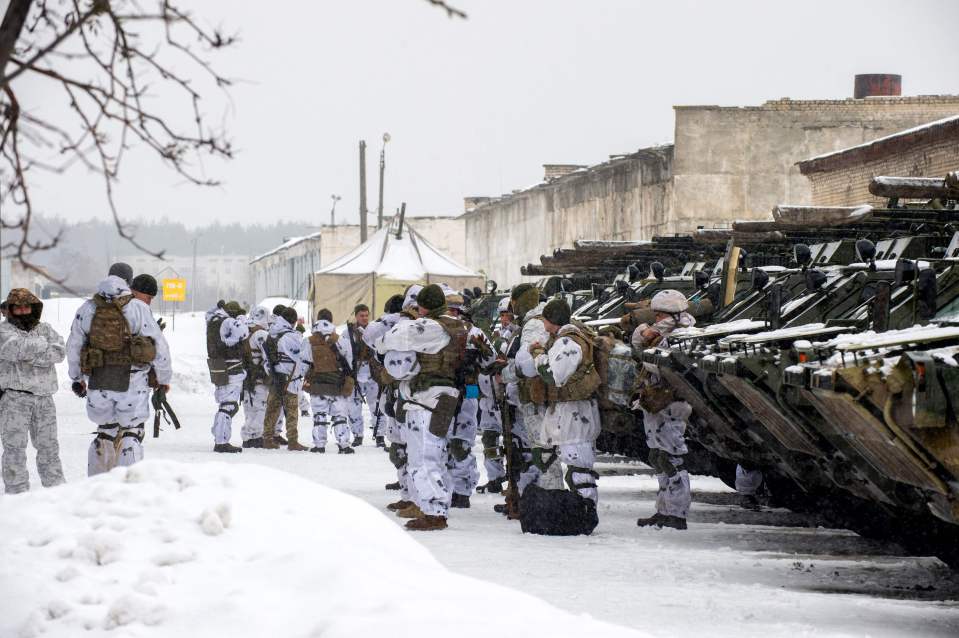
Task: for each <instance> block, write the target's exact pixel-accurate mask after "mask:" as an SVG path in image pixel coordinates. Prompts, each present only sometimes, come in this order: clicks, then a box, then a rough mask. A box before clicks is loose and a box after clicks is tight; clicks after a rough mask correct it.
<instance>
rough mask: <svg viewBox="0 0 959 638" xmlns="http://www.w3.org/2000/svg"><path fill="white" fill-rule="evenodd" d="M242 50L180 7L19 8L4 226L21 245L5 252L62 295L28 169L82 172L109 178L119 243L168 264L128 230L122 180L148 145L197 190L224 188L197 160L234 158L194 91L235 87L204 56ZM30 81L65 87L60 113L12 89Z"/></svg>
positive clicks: (80, 4)
mask: <svg viewBox="0 0 959 638" xmlns="http://www.w3.org/2000/svg"><path fill="white" fill-rule="evenodd" d="M236 41H237V39H236V37H235V36H230V35H226V34H223V33H221V32H220V31H218V30H214V29H207V28H204V27H202V26H200V25H199V24H198V23H197V22H196V21H195V20H194V18H193V17H192V15H191V14H190V13H189V12H187V11H184V10H183V9H181V8H180V7H178V6H177V5H176V4H175V1H174V0H155V1H154V3H153V8H152V9H150V10H145V9H143V8H142V7H141V5H140V3H139V2H138V1H137V0H12V1H11V4H10V5H8V8H7V11H6V13H5V15H4V18H3V23H2V25H0V205H3V208H2V215H0V228H3V229H4V231H5V232H4V236H5V238H12V239H8V240H7V241H5V242H4V243H3V244H2V245H0V253H2V254H3V256H11V257H14V258H16V259H17V260H19V262H20V264H21V266H22V267H23V268H24V269H26V270H30V271H33V272H37V273H40V274H42V275H43V276H45V277H47V278H48V279H50V280H51V281H53V282H54V283H58V284H61V285H65V279H62V278H61V279H58V278H57V277H55V276H52V275H51V274H50V273H48V272H47V271H46V270H45V269H43V268H41V267H40V266H38V265H36V264H35V263H32V262H31V260H30V255H31V254H35V253H37V252H40V251H44V250H49V249H51V248H54V247H55V246H56V245H57V244H58V242H59V241H60V237H61V235H60V233H59V232H58V233H55V234H54V235H53V237H52V238H44V239H36V238H35V237H34V234H35V232H34V229H33V227H32V226H31V222H32V220H33V214H34V207H35V204H34V201H33V198H32V197H31V189H30V186H29V177H30V174H31V173H30V171H31V170H42V171H52V172H62V171H64V170H66V169H67V168H69V167H70V166H71V165H73V164H76V163H78V162H79V163H82V164H83V165H84V166H85V167H86V168H88V169H89V170H91V171H94V172H96V173H98V174H99V175H100V176H101V179H102V183H103V188H104V193H105V199H106V203H107V205H108V207H109V209H110V212H111V215H112V217H113V222H114V225H115V227H116V230H117V233H118V234H119V236H120V237H122V238H124V239H125V240H127V241H128V242H130V244H132V245H133V246H134V247H136V249H138V250H141V251H144V252H146V253H148V254H150V255H153V256H155V257H158V258H161V259H162V258H163V251H162V250H158V251H153V250H149V249H147V248H146V247H145V246H143V245H141V244H140V243H138V242H137V241H136V238H135V233H134V229H133V227H131V226H130V225H128V224H125V223H124V222H123V221H122V218H121V214H120V211H119V208H118V205H117V202H116V199H115V182H116V180H117V179H118V177H119V173H120V168H121V164H122V159H123V157H124V153H125V151H127V150H128V149H129V148H130V147H131V142H133V143H139V144H138V145H139V146H142V147H144V148H147V149H150V150H152V151H153V152H154V153H155V154H156V156H157V157H159V158H160V160H161V161H162V162H163V163H164V164H165V165H166V166H167V167H168V168H169V169H171V170H172V171H174V172H175V173H177V174H179V175H181V176H182V177H184V178H185V179H186V180H187V181H188V182H190V183H192V184H197V185H202V186H213V185H217V184H218V182H217V181H216V180H213V179H210V178H208V177H206V176H205V175H204V174H203V173H202V171H201V170H200V169H198V168H197V166H198V165H199V163H200V159H201V158H202V157H203V156H204V155H207V154H209V155H212V156H214V157H219V158H224V159H229V158H231V157H232V156H233V149H232V146H231V144H230V142H229V140H228V139H227V138H226V135H225V134H224V133H223V132H222V131H220V130H216V129H213V128H211V127H210V126H209V125H208V124H207V121H206V118H205V117H204V112H203V107H202V104H203V96H204V89H202V88H201V87H200V85H199V84H198V83H197V82H198V80H199V81H203V82H206V83H207V84H210V85H211V86H215V87H218V88H220V89H226V88H227V87H229V86H231V84H232V81H231V80H230V79H229V78H227V77H225V76H223V75H221V74H219V73H218V72H217V71H216V70H215V68H214V67H213V65H212V64H211V63H210V61H208V60H207V59H206V58H205V55H206V54H207V53H212V52H216V51H218V50H220V49H223V48H225V47H228V46H231V45H233V44H235V43H236ZM8 65H13V66H14V67H15V68H14V69H13V70H12V71H8V70H7V66H8ZM174 69H175V70H174ZM197 72H199V73H197ZM28 78H30V79H31V80H32V81H33V82H34V83H35V82H36V81H37V80H39V81H41V82H43V81H46V82H48V83H52V85H53V86H56V87H59V88H60V90H61V91H62V94H63V95H64V98H65V100H64V104H63V105H62V106H63V108H62V114H58V115H50V114H49V113H50V110H49V108H44V109H43V110H42V111H41V110H39V109H31V108H30V107H27V106H25V105H24V104H23V103H22V100H18V96H17V93H16V90H15V87H16V86H18V85H19V83H20V82H21V81H26V80H27V79H28ZM158 90H159V92H160V93H161V94H162V95H164V96H167V95H172V96H174V97H176V96H177V95H179V96H180V100H181V101H180V106H179V109H180V111H182V113H176V111H175V110H174V111H172V112H171V110H170V107H169V106H165V107H164V108H163V109H161V108H160V107H159V106H156V104H157V100H156V99H155V98H156V95H157V92H158ZM45 95H49V92H47V93H45ZM48 100H49V98H48ZM167 103H168V102H167ZM44 106H47V105H46V104H45V105H44ZM187 121H188V122H189V124H187ZM7 231H9V232H7Z"/></svg>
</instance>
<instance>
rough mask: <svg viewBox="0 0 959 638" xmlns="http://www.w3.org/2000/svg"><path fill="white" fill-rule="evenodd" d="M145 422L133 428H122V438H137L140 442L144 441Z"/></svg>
mask: <svg viewBox="0 0 959 638" xmlns="http://www.w3.org/2000/svg"><path fill="white" fill-rule="evenodd" d="M143 432H144V430H143V424H142V423H141V424H140V425H134V426H133V427H131V428H120V438H121V439H136V440H137V441H138V442H140V443H143Z"/></svg>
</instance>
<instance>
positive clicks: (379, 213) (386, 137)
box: [376, 133, 390, 229]
mask: <svg viewBox="0 0 959 638" xmlns="http://www.w3.org/2000/svg"><path fill="white" fill-rule="evenodd" d="M389 141H390V134H389V133H383V146H382V147H381V148H380V201H379V205H378V206H377V207H376V228H377V229H380V228H383V171H384V170H385V169H386V143H387V142H389Z"/></svg>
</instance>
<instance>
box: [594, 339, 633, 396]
mask: <svg viewBox="0 0 959 638" xmlns="http://www.w3.org/2000/svg"><path fill="white" fill-rule="evenodd" d="M593 364H594V365H595V366H596V371H597V372H599V379H600V385H599V390H598V391H597V394H598V396H599V404H600V409H604V410H605V409H616V408H617V407H619V408H627V409H628V408H629V399H630V396H631V395H632V393H633V386H634V385H635V383H636V373H637V370H636V361H635V360H634V359H633V349H632V348H631V347H630V346H629V345H627V344H625V343H623V342H622V341H620V340H619V339H616V338H615V337H612V336H610V335H600V336H598V337H596V338H595V339H594V340H593Z"/></svg>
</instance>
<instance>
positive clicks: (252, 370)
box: [241, 324, 267, 383]
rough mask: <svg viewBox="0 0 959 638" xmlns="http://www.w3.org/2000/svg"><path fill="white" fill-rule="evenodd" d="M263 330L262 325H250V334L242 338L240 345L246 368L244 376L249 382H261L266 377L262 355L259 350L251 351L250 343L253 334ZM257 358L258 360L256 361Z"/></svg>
mask: <svg viewBox="0 0 959 638" xmlns="http://www.w3.org/2000/svg"><path fill="white" fill-rule="evenodd" d="M261 330H264V328H263V326H258V325H256V324H254V325H252V326H250V334H249V335H247V338H246V339H244V340H243V342H242V344H241V346H242V349H243V367H244V368H245V369H246V376H247V379H249V383H261V382H265V381H266V379H267V374H266V370H264V369H263V365H262V364H263V361H262V358H263V356H262V355H261V354H260V353H259V352H253V346H251V345H250V342H251V340H252V339H253V335H255V334H256V333H257V332H260V331H261ZM258 360H259V361H258Z"/></svg>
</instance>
